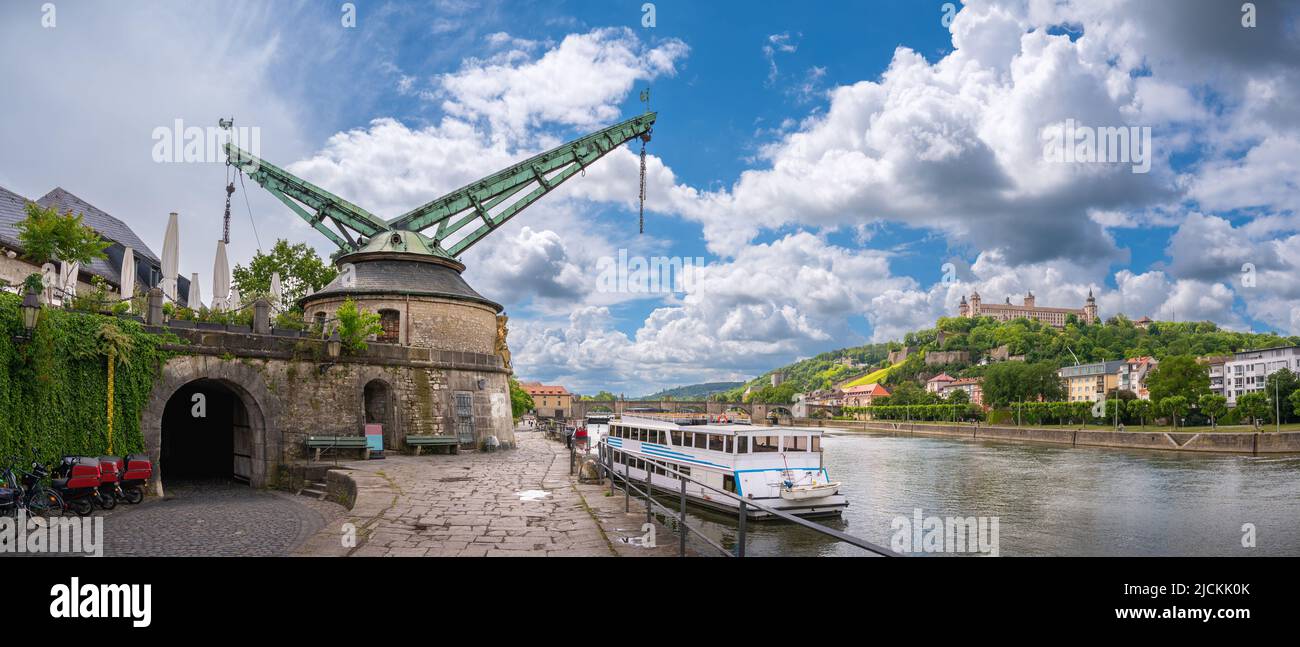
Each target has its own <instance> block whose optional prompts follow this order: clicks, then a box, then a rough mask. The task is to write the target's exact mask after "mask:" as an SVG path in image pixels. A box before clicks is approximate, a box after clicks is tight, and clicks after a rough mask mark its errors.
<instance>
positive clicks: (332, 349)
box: [325, 328, 343, 362]
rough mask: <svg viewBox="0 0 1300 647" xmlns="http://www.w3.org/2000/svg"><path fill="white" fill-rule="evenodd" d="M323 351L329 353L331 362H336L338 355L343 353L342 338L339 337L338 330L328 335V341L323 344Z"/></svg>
mask: <svg viewBox="0 0 1300 647" xmlns="http://www.w3.org/2000/svg"><path fill="white" fill-rule="evenodd" d="M325 351H326V352H327V353H329V356H330V361H331V362H333V361H336V360H338V358H339V354H340V353H342V352H343V338H342V337H339V329H338V328H335V329H334V332H331V333H330V338H329V341H327V342H325Z"/></svg>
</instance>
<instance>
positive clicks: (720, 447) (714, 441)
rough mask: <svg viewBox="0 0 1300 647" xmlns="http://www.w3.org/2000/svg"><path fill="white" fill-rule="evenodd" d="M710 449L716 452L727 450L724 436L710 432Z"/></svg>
mask: <svg viewBox="0 0 1300 647" xmlns="http://www.w3.org/2000/svg"><path fill="white" fill-rule="evenodd" d="M709 449H711V450H713V451H715V452H722V451H726V450H727V448H726V445H725V443H724V442H723V440H722V436H720V435H718V434H709Z"/></svg>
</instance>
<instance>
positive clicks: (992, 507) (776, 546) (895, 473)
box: [665, 432, 1300, 556]
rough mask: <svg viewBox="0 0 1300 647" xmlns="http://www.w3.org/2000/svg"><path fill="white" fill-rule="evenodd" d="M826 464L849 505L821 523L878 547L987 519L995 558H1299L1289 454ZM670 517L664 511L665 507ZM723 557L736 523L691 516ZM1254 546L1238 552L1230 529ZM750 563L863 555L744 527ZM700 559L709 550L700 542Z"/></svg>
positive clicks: (843, 456) (847, 451) (882, 441)
mask: <svg viewBox="0 0 1300 647" xmlns="http://www.w3.org/2000/svg"><path fill="white" fill-rule="evenodd" d="M826 465H827V468H828V469H829V471H830V473H831V476H832V478H834V479H836V480H839V481H842V482H843V486H842V489H841V492H843V493H844V494H845V495H847V496H848V499H849V501H850V506H849V508H848V510H847V511H846V512H845V514H844V517H843V519H842V520H840V521H833V522H823V523H826V525H829V526H831V527H833V528H836V529H839V530H843V531H844V532H847V533H849V534H852V535H856V536H858V537H862V538H863V539H866V540H868V541H871V542H874V543H877V544H880V545H883V546H889V545H890V539H891V537H892V536H893V534H894V531H893V530H891V528H890V522H891V521H892V520H893V519H894V518H895V517H897V516H903V517H908V518H911V517H912V515H913V513H914V510H915V509H916V508H920V509H921V510H922V511H923V514H924V515H925V516H932V515H933V516H940V517H950V516H951V517H971V516H996V517H999V520H1000V521H999V531H1000V532H999V539H1000V542H999V543H1000V552H1001V554H1002V555H1003V556H1027V555H1088V556H1107V555H1114V556H1121V555H1122V556H1147V555H1197V556H1201V555H1226V556H1265V555H1268V556H1278V555H1300V478H1298V477H1300V456H1281V457H1279V456H1272V457H1252V456H1237V455H1203V454H1182V453H1174V452H1159V451H1133V450H1117V449H1102V448H1071V447H1059V446H1054V445H1037V444H1016V443H991V442H976V441H968V440H959V439H952V438H935V437H923V436H907V435H891V434H888V433H874V432H829V436H828V438H827V439H826ZM665 502H666V503H668V504H669V505H671V506H672V507H675V503H674V502H668V501H665ZM688 517H690V523H691V524H692V525H695V526H696V527H702V529H703V530H704V531H705V532H706V533H707V534H708V535H709V536H710V537H712V538H713V539H714V540H717V541H719V542H721V543H722V544H723V545H724V546H726V547H728V548H729V549H734V546H735V519H734V518H729V517H726V516H723V515H719V514H715V513H712V512H708V511H703V510H698V509H691V510H690V513H689V514H688ZM1245 523H1252V524H1254V525H1255V527H1256V547H1255V548H1249V549H1248V548H1243V547H1242V545H1241V538H1242V534H1243V533H1242V530H1241V528H1242V524H1245ZM747 534H748V543H747V548H746V551H747V552H748V554H749V555H763V556H825V555H844V556H849V555H862V554H864V553H865V551H863V550H861V549H859V548H855V547H852V546H847V545H842V544H839V543H838V542H835V541H834V540H832V539H830V538H827V537H825V536H822V535H819V534H817V533H815V532H812V531H810V530H807V529H804V528H800V527H798V526H793V525H789V524H779V523H769V522H750V523H749V524H748V528H747ZM699 550H700V552H701V553H703V554H715V553H716V551H714V550H713V549H710V548H708V547H707V546H704V545H703V544H702V542H701V543H700V547H699Z"/></svg>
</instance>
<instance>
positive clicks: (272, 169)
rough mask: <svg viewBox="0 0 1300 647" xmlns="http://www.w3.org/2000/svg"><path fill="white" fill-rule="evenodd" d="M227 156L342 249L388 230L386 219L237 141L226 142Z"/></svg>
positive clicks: (355, 245) (358, 244)
mask: <svg viewBox="0 0 1300 647" xmlns="http://www.w3.org/2000/svg"><path fill="white" fill-rule="evenodd" d="M226 159H227V160H228V161H229V163H231V164H234V165H235V166H237V167H239V168H241V169H243V170H244V171H246V172H247V173H248V177H250V178H251V179H252V180H253V181H254V182H257V183H258V184H259V185H261V186H262V188H264V189H266V190H267V191H269V192H270V193H271V195H274V196H275V197H276V198H279V200H280V201H281V202H283V203H284V204H285V205H286V206H288V207H289V208H290V209H291V210H293V212H294V213H296V214H298V215H299V216H300V217H301V218H302V219H303V220H306V221H307V223H308V224H310V225H311V226H312V227H315V228H316V230H317V231H319V232H320V233H322V234H325V237H326V238H329V239H330V240H331V241H334V244H336V245H338V246H339V247H340V248H342V249H345V250H355V249H357V248H358V247H360V245H361V242H360V240H359V239H360V238H362V237H364V238H369V237H371V236H374V235H375V234H379V233H382V232H384V231H387V230H388V223H386V222H384V219H383V218H380V217H378V216H375V215H374V214H371V213H370V212H368V211H366V210H365V209H362V208H361V207H358V206H357V205H355V204H352V203H351V202H348V201H347V200H344V199H343V198H340V197H338V196H336V195H334V194H333V193H330V192H329V191H326V190H325V189H322V188H320V187H318V186H316V185H315V184H312V183H311V182H308V181H306V180H304V179H302V178H300V177H298V176H296V175H294V174H292V173H290V172H288V171H286V170H284V169H282V168H280V167H278V166H276V165H274V164H271V163H270V162H267V161H265V160H263V159H260V158H258V157H256V156H254V155H253V154H251V153H249V152H248V151H245V150H243V149H241V148H239V147H238V146H235V145H234V144H231V143H227V144H226ZM295 201H296V202H295ZM300 203H301V204H300ZM309 210H310V211H309ZM326 220H329V221H331V223H332V224H333V225H334V226H335V228H337V229H338V233H335V232H333V231H331V230H330V229H329V227H327V226H326V225H325V221H326ZM349 229H350V230H351V231H353V232H356V234H357V235H358V238H353V236H352V234H351V233H349Z"/></svg>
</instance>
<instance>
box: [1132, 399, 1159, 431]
mask: <svg viewBox="0 0 1300 647" xmlns="http://www.w3.org/2000/svg"><path fill="white" fill-rule="evenodd" d="M1127 408H1128V414H1129V416H1132V417H1134V418H1137V419H1138V425H1139V426H1141V427H1146V424H1147V419H1148V418H1150V417H1151V412H1152V409H1153V407H1152V405H1151V401H1150V400H1134V401H1132V402H1129V403H1128V407H1127Z"/></svg>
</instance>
